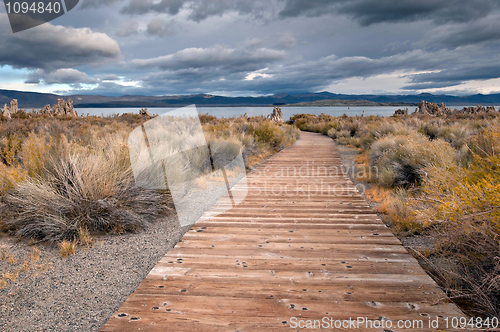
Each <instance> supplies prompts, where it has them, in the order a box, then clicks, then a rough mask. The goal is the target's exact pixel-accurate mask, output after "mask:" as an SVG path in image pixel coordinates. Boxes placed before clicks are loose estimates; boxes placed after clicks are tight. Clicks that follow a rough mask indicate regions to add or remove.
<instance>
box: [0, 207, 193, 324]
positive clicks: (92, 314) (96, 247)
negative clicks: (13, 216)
mask: <svg viewBox="0 0 500 332" xmlns="http://www.w3.org/2000/svg"><path fill="white" fill-rule="evenodd" d="M188 229H189V227H184V228H181V227H180V226H179V223H178V222H177V217H176V216H175V214H174V215H173V216H170V217H165V219H163V220H160V221H157V222H155V223H152V224H149V225H148V227H147V229H145V230H143V231H140V232H138V233H135V234H122V235H105V236H98V237H95V239H94V243H93V244H92V245H91V246H88V247H84V246H78V247H77V249H76V252H75V254H73V255H70V256H67V257H61V255H60V254H59V248H58V247H56V246H49V245H42V244H38V245H30V244H29V243H28V242H27V241H25V240H23V241H19V240H17V239H16V238H12V237H8V236H5V235H3V236H0V254H2V253H3V254H2V260H0V275H4V277H5V276H6V275H7V276H9V273H12V272H16V271H17V272H18V273H19V276H18V277H17V278H15V281H11V280H7V282H6V285H4V287H3V288H2V289H0V330H1V331H98V330H99V328H100V327H101V326H102V325H104V324H105V323H106V321H107V320H108V319H109V317H111V315H112V314H113V313H114V312H115V311H116V310H118V308H119V307H120V306H121V305H122V303H123V302H125V300H126V299H127V298H128V297H129V296H130V294H131V293H133V292H134V291H135V289H136V288H137V286H138V285H139V284H140V283H141V281H142V280H143V279H144V278H145V277H146V275H147V274H148V273H149V271H151V269H152V268H153V267H154V266H155V264H156V263H157V262H158V261H159V260H160V258H161V257H163V256H164V255H165V253H166V252H167V251H168V250H169V249H170V248H172V247H173V246H175V244H176V243H177V242H178V241H179V239H180V238H181V237H182V235H183V234H184V233H185V232H186V231H187V230H188ZM34 248H36V249H37V250H38V251H39V253H40V257H39V259H37V258H36V257H37V255H36V254H33V250H34ZM3 279H4V280H5V278H3Z"/></svg>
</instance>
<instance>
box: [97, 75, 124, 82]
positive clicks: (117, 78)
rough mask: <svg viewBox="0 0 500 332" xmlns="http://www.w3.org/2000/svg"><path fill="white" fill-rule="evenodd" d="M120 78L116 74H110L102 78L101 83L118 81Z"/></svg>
mask: <svg viewBox="0 0 500 332" xmlns="http://www.w3.org/2000/svg"><path fill="white" fill-rule="evenodd" d="M119 79H120V78H119V77H118V75H116V74H108V75H104V76H102V77H101V81H103V82H104V81H117V80H119Z"/></svg>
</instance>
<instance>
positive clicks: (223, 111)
mask: <svg viewBox="0 0 500 332" xmlns="http://www.w3.org/2000/svg"><path fill="white" fill-rule="evenodd" d="M177 108H178V107H175V108H149V109H148V111H149V112H151V113H152V114H163V113H165V112H169V111H172V110H174V109H177ZM398 108H402V107H398V106H369V107H349V108H347V107H344V106H342V107H281V110H282V111H283V119H285V120H288V119H289V118H290V117H291V116H292V115H294V114H300V113H306V114H315V115H318V114H321V113H324V114H330V115H333V116H340V115H343V114H347V115H351V116H354V115H362V114H363V111H365V115H366V116H369V115H378V116H391V115H393V114H394V111H395V110H397V109H398ZM197 109H198V113H200V114H204V113H208V114H210V115H213V116H216V117H218V118H222V117H225V118H231V117H235V116H240V115H243V114H245V113H246V114H247V115H248V116H254V115H268V114H271V112H272V111H273V107H271V106H269V107H197ZM75 110H76V111H77V112H78V115H82V116H86V115H87V114H89V115H99V116H101V115H104V116H108V115H113V114H123V113H139V110H140V108H138V107H137V108H75ZM409 110H410V112H413V111H414V110H415V107H414V106H412V107H409Z"/></svg>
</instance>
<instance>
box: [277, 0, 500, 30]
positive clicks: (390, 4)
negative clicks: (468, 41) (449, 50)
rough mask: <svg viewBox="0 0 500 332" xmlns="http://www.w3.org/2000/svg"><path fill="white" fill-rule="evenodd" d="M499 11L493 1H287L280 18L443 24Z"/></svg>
mask: <svg viewBox="0 0 500 332" xmlns="http://www.w3.org/2000/svg"><path fill="white" fill-rule="evenodd" d="M499 7H500V3H499V2H498V1H495V0H474V1H470V0H447V1H441V0H399V1H394V0H377V1H372V0H333V1H332V0H287V1H286V4H285V7H284V8H283V10H282V11H281V12H280V17H282V18H288V17H299V16H310V17H316V16H321V15H326V14H343V15H347V16H349V17H352V18H353V19H354V20H356V21H358V22H359V23H360V24H361V25H363V26H367V25H371V24H375V23H382V22H393V23H394V22H408V21H416V20H432V21H433V22H434V23H436V24H444V23H449V22H456V21H458V22H463V21H471V20H475V19H478V18H481V17H484V16H486V15H488V14H489V13H490V12H491V11H492V10H495V9H498V8H499Z"/></svg>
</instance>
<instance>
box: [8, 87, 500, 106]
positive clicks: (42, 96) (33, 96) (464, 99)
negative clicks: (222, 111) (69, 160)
mask: <svg viewBox="0 0 500 332" xmlns="http://www.w3.org/2000/svg"><path fill="white" fill-rule="evenodd" d="M58 98H64V99H68V98H71V99H73V102H74V105H75V107H77V108H84V107H85V108H115V107H134V108H140V107H149V108H153V107H182V106H186V105H191V104H196V106H199V107H208V106H212V107H224V106H233V107H237V106H273V105H293V106H380V105H394V106H406V105H414V104H417V103H419V102H420V101H421V100H425V101H428V102H433V103H442V102H444V103H445V104H446V105H449V106H454V105H455V106H456V105H464V106H467V105H479V104H480V105H485V106H486V105H500V94H490V95H483V94H476V95H472V96H450V95H433V94H429V93H422V94H418V95H346V94H336V93H330V92H319V93H302V94H287V93H279V94H275V95H270V96H258V97H224V96H214V95H209V94H197V95H181V96H120V97H109V96H93V95H73V96H59V95H55V94H47V93H36V92H22V91H14V90H0V106H3V104H4V103H9V102H10V101H11V99H17V100H18V101H19V106H20V107H21V108H27V109H29V108H42V107H43V106H44V105H46V104H51V105H52V104H55V103H56V100H57V99H58ZM308 103H313V104H308ZM297 104H298V105H297Z"/></svg>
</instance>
